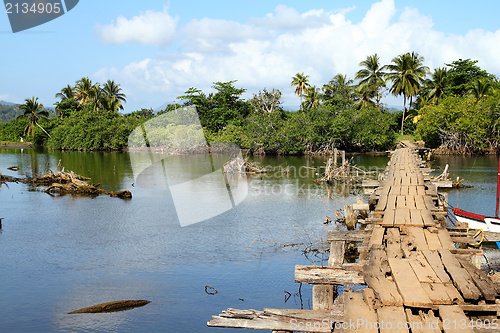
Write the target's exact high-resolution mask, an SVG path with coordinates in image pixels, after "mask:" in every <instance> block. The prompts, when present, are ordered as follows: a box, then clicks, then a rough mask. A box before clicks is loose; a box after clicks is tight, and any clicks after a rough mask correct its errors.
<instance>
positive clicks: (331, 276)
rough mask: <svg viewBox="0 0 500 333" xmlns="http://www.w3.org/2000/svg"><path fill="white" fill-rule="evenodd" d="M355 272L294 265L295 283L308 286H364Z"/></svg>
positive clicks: (363, 281)
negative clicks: (307, 284) (308, 284)
mask: <svg viewBox="0 0 500 333" xmlns="http://www.w3.org/2000/svg"><path fill="white" fill-rule="evenodd" d="M359 273H360V272H356V271H346V270H343V269H337V268H331V267H322V266H306V265H295V282H298V283H310V284H338V285H344V284H364V283H365V280H364V279H363V277H362V276H360V274H359Z"/></svg>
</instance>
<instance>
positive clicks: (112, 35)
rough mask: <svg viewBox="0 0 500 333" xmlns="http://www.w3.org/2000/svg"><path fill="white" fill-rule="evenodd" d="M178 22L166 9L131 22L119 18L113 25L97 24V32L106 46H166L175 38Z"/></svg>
mask: <svg viewBox="0 0 500 333" xmlns="http://www.w3.org/2000/svg"><path fill="white" fill-rule="evenodd" d="M178 21H179V19H178V18H177V17H172V16H170V14H169V13H168V11H167V8H166V7H165V8H164V9H163V11H162V12H155V11H152V10H148V11H146V12H144V13H141V14H140V15H138V16H134V17H132V18H131V19H130V20H129V19H127V18H125V17H123V16H119V17H118V18H117V19H116V22H112V23H111V24H107V25H101V24H96V26H95V31H96V33H97V35H98V37H99V38H100V39H101V40H102V41H103V42H104V43H106V44H123V43H129V42H138V43H142V44H154V45H165V44H169V43H171V42H172V41H173V39H174V38H175V36H176V30H177V23H178Z"/></svg>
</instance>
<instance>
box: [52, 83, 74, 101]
mask: <svg viewBox="0 0 500 333" xmlns="http://www.w3.org/2000/svg"><path fill="white" fill-rule="evenodd" d="M74 97H75V91H74V89H73V88H72V87H71V86H70V85H69V84H68V85H67V86H66V87H64V88H62V89H61V92H58V93H57V94H56V98H60V99H61V101H64V100H67V99H72V98H74Z"/></svg>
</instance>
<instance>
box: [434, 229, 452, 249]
mask: <svg viewBox="0 0 500 333" xmlns="http://www.w3.org/2000/svg"><path fill="white" fill-rule="evenodd" d="M438 237H439V241H440V242H441V245H442V247H443V249H447V250H455V249H456V247H455V243H453V241H452V240H451V237H450V235H449V234H448V231H447V230H446V229H438Z"/></svg>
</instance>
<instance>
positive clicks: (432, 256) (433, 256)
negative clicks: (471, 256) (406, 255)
mask: <svg viewBox="0 0 500 333" xmlns="http://www.w3.org/2000/svg"><path fill="white" fill-rule="evenodd" d="M422 253H423V255H424V256H425V259H427V262H428V263H429V265H430V266H431V267H432V269H433V270H434V273H436V275H437V277H438V278H439V280H440V281H441V282H451V279H450V276H449V275H448V273H446V271H445V269H444V266H443V262H442V261H441V257H440V256H439V254H438V252H433V251H423V252H422Z"/></svg>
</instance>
